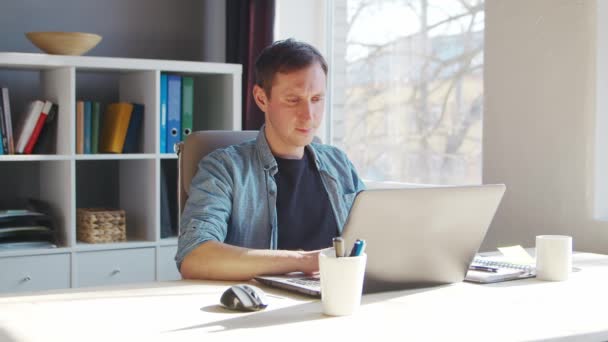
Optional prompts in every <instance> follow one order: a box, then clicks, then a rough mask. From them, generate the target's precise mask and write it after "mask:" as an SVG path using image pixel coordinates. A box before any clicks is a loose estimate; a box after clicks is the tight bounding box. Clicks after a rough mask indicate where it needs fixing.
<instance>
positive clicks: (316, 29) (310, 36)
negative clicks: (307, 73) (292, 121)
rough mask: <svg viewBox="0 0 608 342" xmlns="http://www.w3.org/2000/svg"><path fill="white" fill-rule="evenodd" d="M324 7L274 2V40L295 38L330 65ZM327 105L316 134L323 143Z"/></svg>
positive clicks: (320, 2) (294, 0) (320, 1)
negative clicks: (312, 48)
mask: <svg viewBox="0 0 608 342" xmlns="http://www.w3.org/2000/svg"><path fill="white" fill-rule="evenodd" d="M326 5H327V4H326V1H325V0H306V1H302V0H276V21H275V27H274V32H275V40H282V39H287V38H295V39H297V40H300V41H303V42H307V43H308V44H310V45H312V46H314V47H315V48H317V50H319V52H321V54H322V55H323V56H324V57H325V59H327V61H328V63H330V56H329V54H328V52H327V13H326ZM330 69H331V65H330ZM328 84H329V83H328ZM327 104H328V105H327V106H326V113H325V114H326V115H325V120H323V123H322V124H321V127H319V131H318V132H317V135H318V136H319V137H321V138H322V140H323V141H324V142H327V141H329V132H328V120H330V119H329V116H328V115H327V110H328V109H329V102H328V103H327Z"/></svg>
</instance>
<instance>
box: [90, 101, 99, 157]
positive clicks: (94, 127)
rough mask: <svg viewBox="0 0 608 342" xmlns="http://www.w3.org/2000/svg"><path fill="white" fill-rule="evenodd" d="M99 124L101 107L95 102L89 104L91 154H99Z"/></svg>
mask: <svg viewBox="0 0 608 342" xmlns="http://www.w3.org/2000/svg"><path fill="white" fill-rule="evenodd" d="M100 123H101V105H100V104H99V102H97V101H95V102H92V104H91V153H99V126H100Z"/></svg>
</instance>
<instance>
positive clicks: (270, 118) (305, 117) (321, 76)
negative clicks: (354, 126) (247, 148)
mask: <svg viewBox="0 0 608 342" xmlns="http://www.w3.org/2000/svg"><path fill="white" fill-rule="evenodd" d="M325 85H326V76H325V73H324V72H323V69H322V68H321V65H320V64H319V63H313V64H311V65H310V66H308V67H306V68H304V69H300V70H296V71H292V72H289V73H277V74H276V75H275V77H274V80H273V83H272V88H271V90H270V92H271V93H270V98H268V97H267V96H266V93H265V92H264V90H263V89H262V88H260V87H259V86H256V87H255V88H254V98H255V100H256V103H257V104H258V106H260V108H261V109H262V111H263V112H264V113H266V115H265V118H266V131H265V133H266V138H267V139H268V142H269V144H270V148H271V150H272V152H273V153H274V154H275V155H277V156H281V157H301V156H302V154H303V152H304V146H306V145H308V144H310V143H311V142H312V140H313V138H314V135H315V133H316V131H317V128H319V125H320V124H321V121H322V119H323V112H324V110H325Z"/></svg>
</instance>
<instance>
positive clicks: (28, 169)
mask: <svg viewBox="0 0 608 342" xmlns="http://www.w3.org/2000/svg"><path fill="white" fill-rule="evenodd" d="M70 163H71V162H70V161H27V162H25V161H24V162H2V163H0V189H2V191H1V192H0V201H1V202H2V203H3V205H4V206H6V207H8V206H11V207H13V208H15V207H18V205H19V203H20V202H22V201H23V200H25V199H29V198H31V199H36V200H40V201H42V202H43V203H44V204H45V205H46V206H48V214H49V215H51V217H52V218H53V222H54V226H55V227H54V229H55V230H56V232H57V235H56V237H57V241H56V244H57V246H58V247H62V246H69V245H70V243H69V241H71V237H72V230H71V229H70V227H72V224H73V221H72V215H71V213H72V212H71V207H72V204H71V203H72V198H73V192H72V191H71V190H70V189H72V186H71V165H70Z"/></svg>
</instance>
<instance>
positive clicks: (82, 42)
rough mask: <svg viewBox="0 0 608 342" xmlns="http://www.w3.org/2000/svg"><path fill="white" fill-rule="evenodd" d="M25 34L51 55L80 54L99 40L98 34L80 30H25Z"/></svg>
mask: <svg viewBox="0 0 608 342" xmlns="http://www.w3.org/2000/svg"><path fill="white" fill-rule="evenodd" d="M25 36H26V37H27V39H29V40H30V41H31V42H32V43H33V44H34V45H36V46H37V47H38V48H39V49H40V50H42V51H44V52H46V53H48V54H52V55H72V56H80V55H82V54H84V53H86V52H87V51H89V50H91V49H92V48H94V47H95V45H97V44H99V42H100V41H101V36H100V35H97V34H94V33H82V32H27V33H26V34H25Z"/></svg>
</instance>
